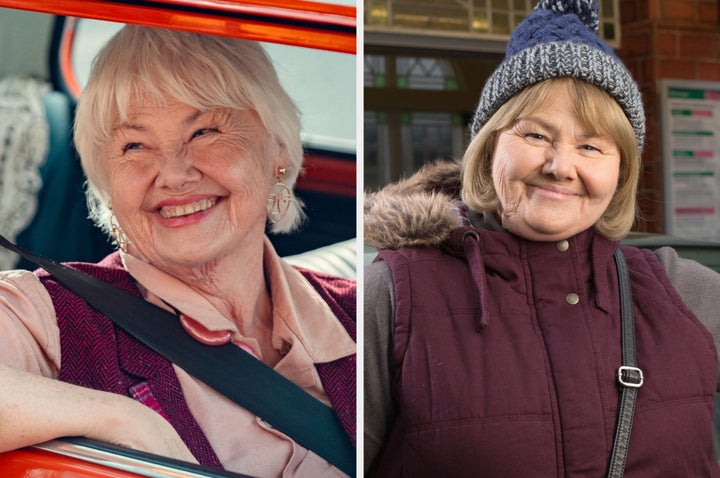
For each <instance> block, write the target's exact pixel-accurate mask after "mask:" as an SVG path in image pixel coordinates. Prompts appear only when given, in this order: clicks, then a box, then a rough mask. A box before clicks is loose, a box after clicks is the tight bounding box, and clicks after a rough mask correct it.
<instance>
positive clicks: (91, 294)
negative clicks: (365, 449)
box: [0, 235, 355, 476]
mask: <svg viewBox="0 0 720 478" xmlns="http://www.w3.org/2000/svg"><path fill="white" fill-rule="evenodd" d="M0 246H2V247H5V248H7V249H9V250H11V251H13V252H16V253H17V254H20V255H21V256H23V257H24V258H25V259H27V260H29V261H31V262H34V263H36V264H38V265H39V266H41V267H42V268H43V269H45V270H46V271H47V272H48V273H50V274H51V275H52V276H53V277H54V278H55V279H56V280H57V281H58V282H59V283H60V284H62V285H63V286H65V287H66V288H67V289H69V290H71V291H72V292H74V293H75V294H77V295H78V296H80V297H82V298H83V299H84V300H85V301H86V302H87V303H88V304H90V305H91V306H92V307H93V308H95V309H96V310H97V311H98V312H100V313H101V314H103V315H104V316H106V317H107V318H109V319H110V320H112V321H113V322H114V323H115V324H116V325H118V326H119V327H120V328H122V329H123V330H125V331H126V332H127V333H129V334H130V335H132V336H133V337H135V338H136V339H137V340H139V341H140V342H142V343H144V344H145V345H147V346H148V347H150V348H151V349H153V350H154V351H155V352H157V353H159V354H160V355H162V356H163V357H165V358H167V359H168V360H170V361H171V362H173V363H175V364H177V365H178V366H179V367H180V368H182V369H183V370H185V371H186V372H187V373H189V374H190V375H192V376H193V377H196V378H198V379H200V380H202V381H203V382H204V383H206V384H207V385H209V386H210V387H212V388H214V389H215V390H217V391H218V392H220V393H221V394H223V395H225V396H226V397H228V398H229V399H231V400H232V401H234V402H235V403H237V404H238V405H240V406H241V407H243V408H245V409H246V410H248V411H250V412H251V413H253V414H255V415H257V416H258V417H260V418H261V419H262V420H264V421H265V422H266V423H268V424H270V426H272V427H274V428H276V429H277V430H279V431H281V432H282V433H284V434H286V435H287V436H289V437H290V438H292V439H293V440H295V442H297V443H298V444H299V445H301V446H303V447H305V448H307V449H308V450H312V451H313V452H314V453H316V454H317V455H319V456H321V457H322V458H324V459H325V460H327V461H328V462H330V463H331V464H332V465H334V466H335V467H337V468H338V469H340V470H342V471H343V472H344V473H346V474H348V475H350V476H354V475H355V447H354V446H353V444H352V442H351V441H350V438H349V437H348V436H347V433H345V429H344V428H343V426H342V424H341V423H340V420H339V419H338V417H337V415H336V414H335V412H334V411H333V410H332V408H330V407H327V406H326V405H325V404H323V403H322V402H320V401H319V400H317V399H316V398H315V397H313V396H312V395H310V394H309V393H307V392H305V391H304V390H303V389H301V388H300V387H298V386H297V385H295V384H294V383H293V382H291V381H290V380H288V379H286V378H285V377H283V376H282V375H280V374H279V373H277V372H276V371H275V370H273V369H272V368H271V367H269V366H267V365H265V364H264V363H262V362H261V361H259V360H257V359H256V358H255V357H253V356H252V355H250V354H249V353H248V352H246V351H245V350H243V349H241V348H240V347H237V346H236V345H233V344H232V343H226V344H224V345H212V346H211V345H205V344H203V343H200V342H198V341H197V340H195V339H194V338H192V337H191V336H190V335H189V334H188V333H187V332H185V329H184V328H183V327H182V325H181V324H180V321H179V320H178V318H177V317H176V316H175V315H174V314H172V313H170V312H168V311H166V310H165V309H162V308H161V307H158V306H156V305H154V304H151V303H150V302H147V301H146V300H145V299H143V298H142V297H138V296H136V295H134V294H132V293H130V292H127V291H124V290H122V289H119V288H117V287H115V286H112V285H110V284H108V283H107V282H104V281H102V280H99V279H97V278H95V277H93V276H91V275H89V274H85V273H84V272H81V271H78V270H76V269H72V268H70V267H68V266H65V265H63V264H60V263H57V262H55V261H52V260H50V259H46V258H43V257H41V256H38V255H35V254H32V253H30V252H27V251H25V250H23V249H21V248H19V247H17V246H16V245H15V244H13V243H11V242H10V241H8V240H7V239H6V238H5V237H3V236H2V235H0Z"/></svg>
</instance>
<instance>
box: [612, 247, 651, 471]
mask: <svg viewBox="0 0 720 478" xmlns="http://www.w3.org/2000/svg"><path fill="white" fill-rule="evenodd" d="M615 264H616V266H617V271H618V281H619V286H620V314H621V318H620V320H621V322H620V327H621V335H622V336H621V340H622V365H621V366H620V368H618V371H617V380H618V385H619V386H620V406H619V408H618V421H617V428H616V429H615V442H614V443H613V450H612V456H611V457H610V468H609V470H608V475H607V476H608V478H621V477H622V476H623V474H624V472H625V462H626V461H627V453H628V446H629V443H630V432H631V431H632V423H633V415H634V413H635V401H636V400H637V394H638V390H639V389H640V387H642V385H643V380H644V379H643V373H642V370H640V369H639V368H638V366H637V354H636V350H635V322H634V317H633V310H632V292H631V290H630V276H629V275H628V270H627V263H626V262H625V256H624V255H623V253H622V251H621V250H620V248H618V249H617V250H616V251H615Z"/></svg>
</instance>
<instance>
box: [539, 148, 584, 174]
mask: <svg viewBox="0 0 720 478" xmlns="http://www.w3.org/2000/svg"><path fill="white" fill-rule="evenodd" d="M541 171H542V173H543V174H545V175H547V176H550V177H552V178H553V179H555V180H556V181H563V180H567V179H574V178H575V177H576V174H577V171H576V170H575V149H574V148H573V147H572V146H571V145H567V144H560V143H556V144H554V145H553V146H552V147H551V148H548V152H547V155H546V158H545V163H544V164H543V166H542V170H541Z"/></svg>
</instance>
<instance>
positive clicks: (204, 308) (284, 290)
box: [0, 238, 356, 477]
mask: <svg viewBox="0 0 720 478" xmlns="http://www.w3.org/2000/svg"><path fill="white" fill-rule="evenodd" d="M121 256H122V259H123V263H124V265H125V268H126V269H127V270H128V272H130V274H131V275H132V276H133V277H134V278H135V279H136V280H137V282H138V284H139V285H140V289H141V291H143V294H144V296H145V298H146V299H147V300H148V301H150V302H153V303H155V304H157V305H160V306H164V304H163V300H164V301H166V302H167V303H170V304H173V306H174V307H176V308H177V309H179V310H180V311H181V312H183V313H185V314H187V315H188V316H190V317H192V318H193V319H194V320H196V321H197V322H199V323H200V324H201V325H202V326H203V327H205V328H206V329H208V330H211V331H228V332H229V333H230V336H231V340H232V341H233V342H234V343H237V344H238V345H240V346H243V348H246V349H249V351H251V352H253V353H255V354H256V355H258V356H259V355H260V350H259V348H258V344H257V341H256V340H255V339H254V338H252V337H243V336H242V335H241V334H240V333H239V332H238V330H237V329H236V327H235V326H234V324H233V323H232V321H231V320H229V319H227V318H226V317H224V316H223V315H222V314H221V313H220V312H219V311H218V310H217V309H215V308H214V307H213V306H212V305H211V304H210V302H208V301H207V300H206V299H205V298H204V297H203V296H201V295H200V294H198V293H197V292H195V291H193V290H192V289H191V288H190V287H188V286H187V285H185V284H184V283H182V282H181V281H179V280H178V279H176V278H174V277H172V276H170V275H168V274H165V273H164V272H162V271H160V270H158V269H156V268H155V267H153V266H152V265H150V264H148V263H146V262H143V261H141V260H140V259H138V258H136V257H133V256H131V255H129V254H121ZM264 266H265V273H266V277H267V279H268V282H269V288H270V290H271V292H272V294H271V295H272V302H273V330H272V344H273V348H275V349H276V350H277V351H279V352H281V353H282V355H283V357H282V359H281V360H280V361H279V362H278V363H277V365H276V366H275V370H276V371H277V372H279V373H280V374H282V375H283V376H285V377H286V378H288V379H289V380H291V381H292V382H294V383H295V384H296V385H298V386H300V387H301V388H303V389H304V390H305V391H307V392H308V393H310V394H312V395H313V396H315V397H316V398H318V399H320V400H321V401H323V402H324V403H325V404H326V405H329V402H328V399H327V397H326V396H325V393H324V391H323V388H322V384H321V383H320V378H319V376H318V374H317V371H316V369H315V366H314V364H316V363H322V362H329V361H333V360H337V359H339V358H342V357H345V356H349V355H352V354H354V353H355V350H356V347H355V343H354V342H353V340H352V339H351V338H350V336H349V335H348V333H347V332H346V331H345V329H344V328H343V326H342V325H341V324H340V322H339V321H338V320H337V319H336V318H335V316H334V315H333V313H332V311H331V310H330V308H329V307H328V305H327V304H326V303H325V302H324V301H323V300H322V299H321V298H320V296H319V295H318V294H317V293H316V292H315V290H314V289H313V287H312V286H311V285H310V284H309V283H308V282H307V281H306V280H305V279H304V278H303V277H302V275H301V274H300V273H299V272H297V271H296V270H295V269H294V268H293V267H292V266H290V265H289V264H287V263H286V262H285V261H283V260H282V259H280V257H278V255H277V253H276V252H275V250H274V249H273V247H272V245H271V244H270V241H269V240H268V239H267V238H266V239H265V247H264ZM60 361H61V353H60V335H59V330H58V327H57V318H56V316H55V310H54V308H53V305H52V301H51V299H50V296H49V295H48V293H47V291H46V290H45V288H44V287H43V286H42V285H41V284H40V282H39V280H38V279H37V277H36V276H35V275H34V274H32V273H30V272H27V271H6V272H2V273H0V363H4V364H7V365H9V366H12V367H16V368H19V369H23V370H26V371H29V372H33V373H38V374H41V375H44V376H46V377H53V378H57V376H58V370H59V368H60V363H61V362H60ZM175 371H176V373H177V376H178V378H179V381H180V385H181V386H182V389H183V393H184V394H185V399H186V400H187V404H188V407H189V408H190V411H191V412H192V414H193V416H194V417H195V419H196V420H197V422H198V424H199V425H200V427H201V428H202V430H203V432H205V434H206V436H207V438H208V440H209V441H210V444H211V445H212V447H213V449H214V450H215V453H216V454H217V456H218V458H219V459H220V461H221V462H222V463H223V466H225V468H226V469H228V470H231V471H236V472H240V473H246V474H249V475H252V476H258V477H300V476H308V477H310V476H312V477H321V476H329V477H332V476H346V475H345V474H344V473H342V472H341V471H339V470H338V469H336V468H334V467H333V466H332V465H330V464H328V463H327V462H326V461H325V460H324V459H322V458H320V457H318V456H317V455H315V454H314V453H312V452H310V451H308V450H306V449H305V448H303V447H301V446H299V445H298V444H296V443H295V442H293V441H292V440H291V439H290V438H288V437H287V436H286V435H284V434H282V433H280V432H278V431H276V430H274V429H272V428H271V427H269V426H268V425H267V424H265V423H264V422H263V421H262V420H261V419H259V418H258V417H256V416H255V415H253V414H251V413H250V412H248V411H246V410H245V409H243V408H241V407H239V406H238V405H236V404H235V403H234V402H232V401H230V400H229V399H227V398H225V397H224V396H222V395H220V394H219V393H217V392H216V391H214V390H213V389H211V388H209V387H208V386H207V385H205V384H204V383H202V382H200V381H199V380H196V379H195V378H193V377H191V376H190V375H188V374H187V373H186V372H185V371H183V370H182V369H180V368H179V367H175ZM228 424H232V425H231V426H228Z"/></svg>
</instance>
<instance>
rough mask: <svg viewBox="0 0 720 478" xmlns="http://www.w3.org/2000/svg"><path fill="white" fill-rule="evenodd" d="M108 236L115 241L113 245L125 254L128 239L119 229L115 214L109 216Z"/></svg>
mask: <svg viewBox="0 0 720 478" xmlns="http://www.w3.org/2000/svg"><path fill="white" fill-rule="evenodd" d="M110 235H111V236H112V237H113V239H115V244H117V246H118V247H119V248H120V250H121V251H123V252H127V247H128V238H127V236H126V235H125V233H124V232H123V230H122V228H120V224H119V223H118V221H117V218H116V217H115V214H113V215H111V216H110Z"/></svg>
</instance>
